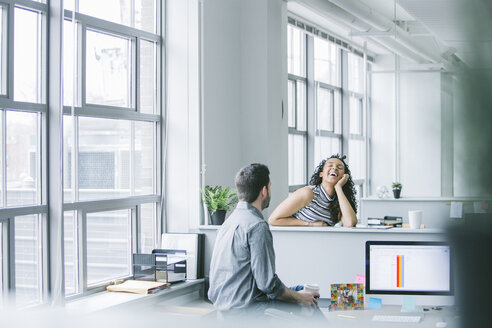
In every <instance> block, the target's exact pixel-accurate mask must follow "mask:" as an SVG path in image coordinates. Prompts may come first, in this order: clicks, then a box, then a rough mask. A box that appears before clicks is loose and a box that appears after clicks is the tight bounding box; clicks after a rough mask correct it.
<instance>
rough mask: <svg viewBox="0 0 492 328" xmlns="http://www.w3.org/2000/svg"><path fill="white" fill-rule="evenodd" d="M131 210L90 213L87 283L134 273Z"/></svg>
mask: <svg viewBox="0 0 492 328" xmlns="http://www.w3.org/2000/svg"><path fill="white" fill-rule="evenodd" d="M130 215H131V211H130V210H128V209H127V210H119V211H109V212H99V213H88V214H87V284H88V285H89V286H90V285H94V284H97V283H100V282H105V281H109V280H112V279H115V278H120V277H124V276H129V275H130V274H131V270H130V263H131V259H130V257H131V254H132V250H131V230H130V227H131V219H130V218H131V217H130Z"/></svg>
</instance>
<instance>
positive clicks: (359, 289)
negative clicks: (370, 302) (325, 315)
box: [330, 284, 364, 311]
mask: <svg viewBox="0 0 492 328" xmlns="http://www.w3.org/2000/svg"><path fill="white" fill-rule="evenodd" d="M330 309H331V311H337V310H364V284H332V285H331V307H330Z"/></svg>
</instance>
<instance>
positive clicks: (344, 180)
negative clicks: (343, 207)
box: [335, 173, 350, 188]
mask: <svg viewBox="0 0 492 328" xmlns="http://www.w3.org/2000/svg"><path fill="white" fill-rule="evenodd" d="M349 177H350V176H349V175H348V174H347V173H345V174H344V175H343V176H342V178H341V179H340V180H338V182H337V184H336V185H335V188H342V187H343V186H345V184H346V183H347V181H348V179H349Z"/></svg>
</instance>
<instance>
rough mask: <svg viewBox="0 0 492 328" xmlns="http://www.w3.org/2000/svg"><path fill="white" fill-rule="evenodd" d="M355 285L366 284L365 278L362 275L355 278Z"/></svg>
mask: <svg viewBox="0 0 492 328" xmlns="http://www.w3.org/2000/svg"><path fill="white" fill-rule="evenodd" d="M355 283H356V284H365V283H366V276H364V275H362V274H358V275H357V277H355Z"/></svg>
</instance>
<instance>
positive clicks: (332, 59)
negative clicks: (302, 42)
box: [314, 37, 341, 87]
mask: <svg viewBox="0 0 492 328" xmlns="http://www.w3.org/2000/svg"><path fill="white" fill-rule="evenodd" d="M340 65H341V64H340V48H339V47H338V46H337V45H336V44H334V43H332V42H328V41H325V40H323V39H320V38H318V37H315V38H314V79H315V80H316V81H320V82H324V83H328V84H331V85H335V86H338V87H339V86H340V71H341V70H340Z"/></svg>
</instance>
